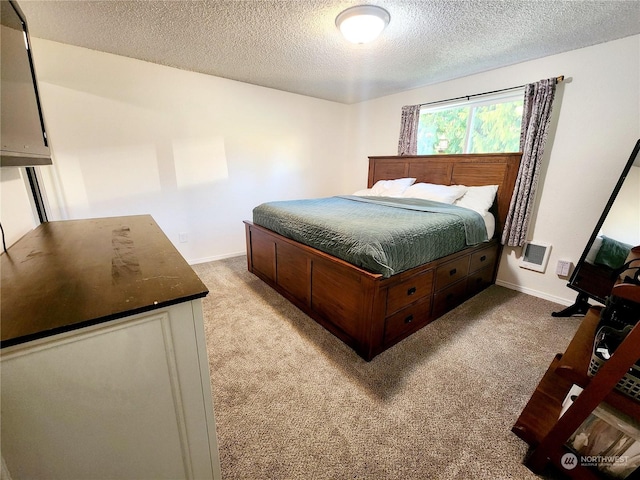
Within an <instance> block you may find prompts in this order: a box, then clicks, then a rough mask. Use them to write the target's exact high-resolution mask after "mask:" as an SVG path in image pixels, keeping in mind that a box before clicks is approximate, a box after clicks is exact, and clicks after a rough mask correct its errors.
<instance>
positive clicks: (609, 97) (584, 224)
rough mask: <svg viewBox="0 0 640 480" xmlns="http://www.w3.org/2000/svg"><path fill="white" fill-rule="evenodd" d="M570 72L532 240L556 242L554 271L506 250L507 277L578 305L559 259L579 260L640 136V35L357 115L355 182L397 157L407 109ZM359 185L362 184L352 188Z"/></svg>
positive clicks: (375, 104)
mask: <svg viewBox="0 0 640 480" xmlns="http://www.w3.org/2000/svg"><path fill="white" fill-rule="evenodd" d="M558 75H565V78H567V81H566V82H565V83H563V84H560V85H559V86H558V92H557V96H556V102H555V106H554V112H553V113H554V119H553V123H552V133H551V135H550V136H549V138H548V141H547V142H548V143H547V150H546V152H545V160H544V165H543V167H542V171H541V176H540V184H539V189H538V195H537V205H536V210H535V217H534V219H533V222H532V224H531V228H530V229H529V239H530V240H537V241H540V242H545V243H551V244H552V249H551V257H550V260H549V266H548V267H547V270H546V272H545V273H544V274H542V273H538V272H533V271H529V270H524V269H522V268H519V267H518V261H519V256H520V253H521V252H520V250H521V249H520V248H516V249H513V248H505V251H504V253H503V258H502V262H501V267H500V270H499V272H498V283H499V284H502V285H505V286H509V287H511V288H514V289H517V290H521V291H524V292H527V293H531V294H533V295H536V296H540V297H543V298H548V299H550V300H553V301H557V302H559V303H565V304H570V303H573V301H574V300H575V296H576V294H575V292H574V291H573V290H570V289H568V288H567V287H566V283H567V279H566V278H560V277H558V276H557V275H556V274H555V267H556V263H557V261H558V260H559V259H563V260H570V261H572V262H573V263H574V264H575V263H576V262H577V261H578V259H579V258H580V255H581V253H582V250H583V249H584V247H585V244H586V242H587V240H588V238H589V236H590V234H591V231H592V230H593V228H594V227H595V225H596V223H597V220H598V218H599V217H600V214H601V213H602V210H603V208H604V206H605V205H606V203H607V200H608V198H609V195H610V194H611V191H612V190H613V187H614V185H615V183H616V181H617V180H618V177H619V176H620V173H621V172H622V169H623V167H624V165H625V164H626V162H627V160H628V158H629V155H630V153H631V150H632V148H633V146H634V144H635V142H636V141H637V140H638V138H640V36H633V37H628V38H625V39H622V40H617V41H614V42H609V43H605V44H601V45H596V46H593V47H588V48H584V49H580V50H575V51H572V52H568V53H563V54H560V55H554V56H550V57H546V58H542V59H539V60H533V61H530V62H525V63H520V64H517V65H513V66H510V67H506V68H501V69H497V70H492V71H489V72H485V73H482V74H478V75H473V76H469V77H465V78H460V79H457V80H453V81H449V82H446V83H441V84H437V85H431V86H427V87H423V88H419V89H415V90H411V91H408V92H404V93H401V94H397V95H391V96H388V97H384V98H380V99H377V100H372V101H369V102H363V103H361V104H358V105H355V106H353V107H352V110H351V111H350V113H349V115H350V132H351V134H352V135H353V143H352V144H351V146H350V156H351V158H353V159H354V161H355V164H354V165H353V166H352V171H351V175H352V177H351V178H356V177H355V176H353V175H355V174H356V173H357V172H359V171H362V170H363V169H366V164H367V163H366V162H367V156H368V155H395V154H396V153H397V143H398V133H399V127H400V110H401V107H402V106H403V105H412V104H418V103H425V102H430V101H436V100H443V99H448V98H454V97H459V96H463V95H468V94H474V93H481V92H486V91H491V90H496V89H500V88H507V87H512V86H516V85H521V84H525V83H530V82H533V81H537V80H539V79H542V78H549V77H556V76H558ZM350 187H351V188H354V187H356V184H355V182H354V183H353V184H352V185H350Z"/></svg>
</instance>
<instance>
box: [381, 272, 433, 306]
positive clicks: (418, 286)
mask: <svg viewBox="0 0 640 480" xmlns="http://www.w3.org/2000/svg"><path fill="white" fill-rule="evenodd" d="M432 288H433V270H429V271H428V272H425V273H421V274H420V275H416V276H415V277H411V278H409V279H408V280H405V281H404V282H401V283H399V284H397V285H394V286H392V287H389V291H388V292H387V311H386V315H391V314H393V313H395V312H397V311H398V310H400V309H401V308H404V307H406V306H407V305H410V304H411V303H413V302H417V301H418V300H420V299H421V298H424V297H428V296H431V290H432Z"/></svg>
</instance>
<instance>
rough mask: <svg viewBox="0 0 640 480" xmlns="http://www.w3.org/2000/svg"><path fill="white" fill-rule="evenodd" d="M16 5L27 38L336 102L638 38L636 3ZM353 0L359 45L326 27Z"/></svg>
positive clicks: (55, 1) (399, 0) (234, 0)
mask: <svg viewBox="0 0 640 480" xmlns="http://www.w3.org/2000/svg"><path fill="white" fill-rule="evenodd" d="M17 1H18V4H19V5H20V7H21V8H22V10H23V12H24V13H25V15H26V17H27V22H28V25H29V30H30V33H31V36H32V37H40V38H45V39H49V40H54V41H57V42H62V43H67V44H71V45H77V46H81V47H86V48H90V49H94V50H99V51H102V52H109V53H114V54H117V55H123V56H126V57H132V58H137V59H140V60H146V61H149V62H154V63H159V64H162V65H168V66H172V67H176V68H181V69H185V70H191V71H195V72H201V73H206V74H210V75H215V76H218V77H224V78H229V79H233V80H238V81H242V82H247V83H252V84H256V85H262V86H265V87H271V88H275V89H279V90H284V91H287V92H293V93H299V94H302V95H308V96H312V97H317V98H323V99H327V100H333V101H336V102H342V103H348V104H349V103H355V102H359V101H363V100H368V99H372V98H377V97H381V96H384V95H389V94H393V93H397V92H400V91H404V90H409V89H412V88H416V87H420V86H424V85H429V84H433V83H437V82H442V81H446V80H451V79H453V78H458V77H462V76H466V75H471V74H474V73H478V72H482V71H486V70H491V69H494V68H499V67H503V66H506V65H512V64H515V63H519V62H523V61H527V60H532V59H535V58H540V57H544V56H547V55H553V54H556V53H561V52H566V51H569V50H573V49H577V48H581V47H585V46H590V45H595V44H598V43H602V42H606V41H610V40H614V39H618V38H623V37H627V36H630V35H634V34H638V33H640V1H638V0H632V1H628V0H627V1H620V0H605V1H586V0H569V1H567V0H551V1H546V0H372V1H370V2H367V1H366V0H364V1H363V2H357V1H344V0H208V1H179V0H171V1H155V0H153V1H150V0H138V1H124V0H107V1H99V0H91V1H79V0H74V1H60V0H17ZM361 3H369V4H376V5H379V6H382V7H384V8H385V9H386V10H387V11H388V12H389V13H390V15H391V22H390V24H389V26H388V27H387V29H386V30H385V31H384V32H383V33H382V35H381V37H380V38H378V39H377V40H376V41H375V42H373V43H372V44H369V45H353V44H350V43H348V42H347V41H346V40H344V39H343V38H342V37H341V35H340V33H339V31H338V30H337V28H336V26H335V17H336V16H337V15H338V13H340V12H341V11H342V10H343V9H345V8H347V7H350V6H353V5H357V4H361ZM557 73H558V74H567V75H570V74H571V72H557ZM532 80H537V79H532Z"/></svg>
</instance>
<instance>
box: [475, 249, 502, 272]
mask: <svg viewBox="0 0 640 480" xmlns="http://www.w3.org/2000/svg"><path fill="white" fill-rule="evenodd" d="M497 254H498V246H497V245H493V246H492V247H489V248H484V249H482V250H480V251H479V252H476V253H474V254H473V255H471V262H470V263H469V271H470V272H475V271H477V270H480V269H481V268H484V267H487V266H489V265H494V264H495V261H496V255H497Z"/></svg>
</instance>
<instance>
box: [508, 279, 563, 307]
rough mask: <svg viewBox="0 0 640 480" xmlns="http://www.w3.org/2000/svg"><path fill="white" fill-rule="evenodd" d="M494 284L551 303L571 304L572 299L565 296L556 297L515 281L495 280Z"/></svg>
mask: <svg viewBox="0 0 640 480" xmlns="http://www.w3.org/2000/svg"><path fill="white" fill-rule="evenodd" d="M496 285H499V286H501V287H505V288H508V289H509V290H515V291H516V292H521V293H526V294H527V295H532V296H534V297H538V298H542V299H544V300H549V301H550V302H553V303H559V304H560V305H564V306H567V307H568V306H569V305H573V303H574V300H567V299H566V298H560V297H556V296H555V295H549V294H548V293H544V292H540V291H539V290H534V289H532V288H526V287H523V286H521V285H516V284H515V283H509V282H505V281H502V280H496Z"/></svg>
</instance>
